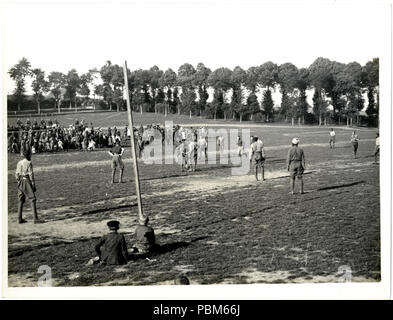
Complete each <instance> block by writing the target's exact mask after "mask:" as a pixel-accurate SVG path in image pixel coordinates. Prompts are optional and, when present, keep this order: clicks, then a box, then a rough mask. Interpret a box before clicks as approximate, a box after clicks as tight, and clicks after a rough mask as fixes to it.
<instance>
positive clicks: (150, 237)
mask: <svg viewBox="0 0 393 320" xmlns="http://www.w3.org/2000/svg"><path fill="white" fill-rule="evenodd" d="M148 223H149V217H141V218H139V224H138V226H137V227H136V229H135V237H136V243H135V244H134V245H133V246H132V248H131V249H130V250H129V253H130V254H133V253H150V252H152V251H154V250H155V249H157V244H156V239H155V235H154V229H153V228H152V227H150V226H148Z"/></svg>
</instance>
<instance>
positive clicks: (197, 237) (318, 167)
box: [8, 113, 380, 286]
mask: <svg viewBox="0 0 393 320" xmlns="http://www.w3.org/2000/svg"><path fill="white" fill-rule="evenodd" d="M100 116H101V118H100V117H99V115H97V114H95V115H94V118H92V119H91V118H88V115H86V116H85V119H86V120H88V121H89V122H90V120H91V121H92V122H93V124H94V125H95V126H103V127H106V126H113V125H117V126H122V125H125V124H126V121H125V119H126V118H125V113H121V114H117V113H112V114H107V115H103V114H101V115H100ZM111 116H113V117H111ZM149 116H151V117H152V118H151V119H150V118H149V119H146V118H144V119H141V118H140V116H135V118H136V119H135V120H136V121H135V122H136V123H137V124H139V123H141V122H143V123H149V122H163V121H164V118H163V117H161V118H160V117H159V116H156V115H149ZM67 117H68V118H69V121H70V123H71V121H72V119H73V117H72V116H70V115H64V119H63V118H61V117H58V119H59V120H60V121H61V122H62V123H65V124H66V122H65V121H66V120H67V119H68V118H67ZM81 118H82V117H79V119H81ZM153 119H155V120H153ZM171 119H173V120H174V122H175V123H186V124H187V123H189V124H191V123H192V122H187V120H188V121H193V123H204V122H202V121H201V122H199V120H200V119H198V118H195V119H192V120H189V118H188V117H180V118H179V119H178V120H176V119H174V118H171ZM203 121H205V120H203ZM122 122H123V123H122ZM212 123H214V126H215V128H220V127H221V126H222V127H228V128H237V127H236V125H237V124H231V123H224V122H218V121H217V122H214V121H213V120H211V122H209V125H210V126H213V124H212ZM243 125H244V127H249V128H250V130H251V134H257V135H259V136H261V137H262V138H263V140H264V142H265V146H266V155H267V160H266V165H265V169H266V173H265V177H266V179H267V180H266V181H264V182H255V179H254V177H253V174H252V172H249V174H246V175H242V176H233V175H232V174H231V166H232V165H231V164H230V163H229V164H227V165H223V164H206V165H205V164H203V165H200V166H199V168H198V171H196V172H192V173H188V174H186V173H183V172H181V170H180V167H179V165H176V164H173V165H167V164H162V165H147V164H144V163H143V162H140V174H141V188H142V194H143V196H142V199H143V204H144V211H145V213H147V214H149V216H150V222H151V225H152V226H153V228H154V229H155V232H156V239H157V242H158V243H159V244H160V245H161V251H160V252H159V253H157V254H155V255H153V256H151V257H150V260H146V259H144V258H141V259H137V260H133V261H130V262H129V263H128V264H127V265H125V266H118V267H116V266H115V267H113V266H102V265H94V266H87V265H86V262H87V261H88V260H89V258H91V257H92V256H94V244H95V243H96V241H97V240H98V238H99V237H100V236H101V235H102V234H104V233H106V222H107V221H108V220H110V219H118V220H119V221H120V222H121V230H120V231H121V232H123V233H124V234H125V237H126V240H127V243H128V244H129V245H132V244H133V241H134V233H133V232H134V229H135V226H136V220H137V219H136V217H137V206H136V199H135V186H134V182H133V175H132V162H131V157H130V150H129V149H127V150H126V152H125V163H126V170H125V174H124V178H125V181H126V182H125V183H123V184H118V183H116V184H114V185H112V184H110V183H109V182H110V176H111V168H110V159H109V156H108V154H107V153H106V151H105V150H101V151H94V152H91V153H87V152H69V153H59V154H40V155H35V156H33V159H32V161H33V164H34V170H35V175H36V183H37V198H38V202H37V207H38V210H39V214H40V215H41V217H42V218H43V219H45V220H46V221H47V223H45V224H42V225H34V224H32V223H31V220H32V217H31V212H30V211H29V208H28V207H29V205H28V204H26V205H25V217H26V218H27V219H28V220H29V223H27V224H23V225H19V224H17V194H16V183H15V179H14V177H13V175H14V170H15V167H16V162H17V161H18V159H19V158H18V156H16V155H13V154H12V155H11V154H9V158H8V208H9V225H8V228H9V230H8V231H9V232H8V241H9V252H8V268H9V270H8V272H9V286H36V283H37V279H38V278H39V277H40V276H41V275H40V274H38V273H37V269H38V267H39V266H40V265H48V266H50V267H51V268H52V276H53V278H54V279H53V284H54V285H57V286H90V285H148V284H172V283H173V279H174V278H175V277H176V276H177V275H179V274H180V273H182V274H185V275H187V276H188V277H189V278H190V281H191V283H192V284H227V283H235V284H236V283H293V282H305V281H307V282H337V281H340V276H341V274H340V272H339V269H340V268H341V267H342V266H348V267H350V269H351V271H352V281H379V280H380V204H379V166H378V165H375V164H374V163H373V161H374V158H373V150H374V146H375V132H376V131H375V130H371V129H359V130H358V134H359V137H360V139H361V140H360V145H359V151H358V158H357V159H354V158H353V154H352V148H351V145H350V143H349V136H350V133H351V131H350V130H349V129H347V128H336V133H337V137H336V138H337V148H336V149H334V150H332V149H329V147H328V144H327V140H328V129H327V128H326V127H322V128H319V127H307V126H304V127H285V126H284V125H275V126H271V125H255V124H251V123H248V124H245V123H244V124H243ZM293 136H298V137H299V138H300V140H301V146H302V147H303V149H304V151H305V155H306V165H307V168H306V174H305V176H304V182H305V191H306V194H304V195H300V194H296V195H294V196H292V195H290V194H289V191H290V188H289V178H288V173H287V171H286V170H285V169H286V168H285V157H286V153H287V149H288V147H289V143H290V140H291V138H292V137H293Z"/></svg>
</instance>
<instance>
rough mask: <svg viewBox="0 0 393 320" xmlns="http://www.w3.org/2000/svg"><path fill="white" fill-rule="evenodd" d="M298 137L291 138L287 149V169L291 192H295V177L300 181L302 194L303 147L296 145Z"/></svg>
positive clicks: (302, 192) (304, 165)
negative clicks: (290, 145)
mask: <svg viewBox="0 0 393 320" xmlns="http://www.w3.org/2000/svg"><path fill="white" fill-rule="evenodd" d="M298 144H299V139H298V138H293V139H292V147H291V148H290V149H289V150H288V156H287V169H288V171H289V173H290V176H291V193H292V194H295V179H296V177H297V179H298V180H299V181H300V193H301V194H304V188H303V173H304V168H305V167H306V164H305V157H304V151H303V149H301V148H299V147H298Z"/></svg>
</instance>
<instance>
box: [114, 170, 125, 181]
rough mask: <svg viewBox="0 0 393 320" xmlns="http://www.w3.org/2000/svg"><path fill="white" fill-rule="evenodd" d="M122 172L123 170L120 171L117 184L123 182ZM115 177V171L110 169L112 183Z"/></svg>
mask: <svg viewBox="0 0 393 320" xmlns="http://www.w3.org/2000/svg"><path fill="white" fill-rule="evenodd" d="M123 170H124V169H120V172H119V183H122V182H123ZM115 176H116V169H112V183H115Z"/></svg>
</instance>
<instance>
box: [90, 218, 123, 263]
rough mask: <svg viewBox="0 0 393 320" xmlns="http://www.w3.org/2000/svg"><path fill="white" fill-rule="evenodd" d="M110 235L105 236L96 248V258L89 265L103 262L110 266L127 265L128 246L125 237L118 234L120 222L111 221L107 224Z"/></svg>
mask: <svg viewBox="0 0 393 320" xmlns="http://www.w3.org/2000/svg"><path fill="white" fill-rule="evenodd" d="M107 225H108V228H109V233H108V234H106V235H104V236H103V237H102V238H101V240H100V241H99V242H98V243H97V245H96V246H95V251H96V253H97V256H98V257H96V258H93V259H91V260H90V261H89V264H94V263H96V262H101V263H103V264H108V265H120V264H126V263H127V261H128V252H127V244H126V240H125V239H124V236H123V235H122V234H121V233H118V232H117V231H118V230H119V227H120V223H119V221H109V222H108V223H107Z"/></svg>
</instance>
